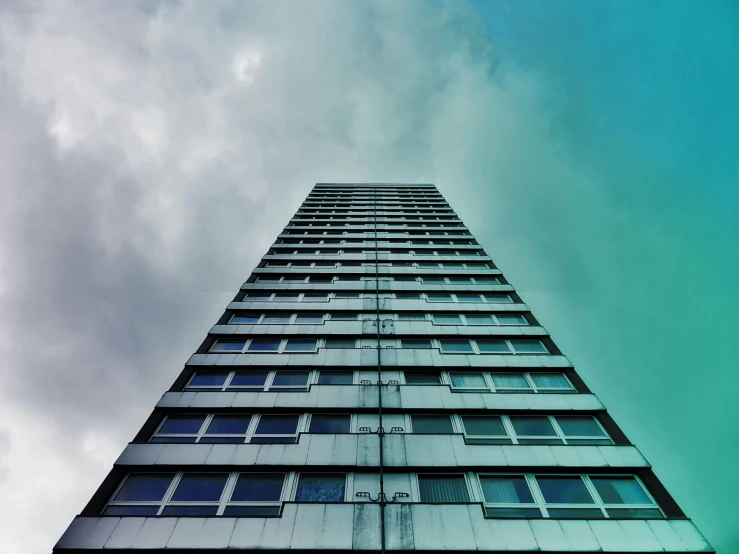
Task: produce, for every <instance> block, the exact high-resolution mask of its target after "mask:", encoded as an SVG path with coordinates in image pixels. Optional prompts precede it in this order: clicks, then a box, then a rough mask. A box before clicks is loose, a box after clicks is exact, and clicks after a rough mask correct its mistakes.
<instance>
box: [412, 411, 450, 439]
mask: <svg viewBox="0 0 739 554" xmlns="http://www.w3.org/2000/svg"><path fill="white" fill-rule="evenodd" d="M411 424H412V425H413V432H414V433H434V434H442V435H443V434H451V433H453V432H454V429H453V428H452V420H451V418H450V417H449V416H448V415H412V416H411Z"/></svg>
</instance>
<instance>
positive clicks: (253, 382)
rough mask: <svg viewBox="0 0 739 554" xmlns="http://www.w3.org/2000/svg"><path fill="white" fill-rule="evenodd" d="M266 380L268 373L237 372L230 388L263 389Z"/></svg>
mask: <svg viewBox="0 0 739 554" xmlns="http://www.w3.org/2000/svg"><path fill="white" fill-rule="evenodd" d="M266 380H267V372H266V371H237V372H236V373H235V374H234V377H233V379H231V383H230V384H229V387H263V386H264V382H265V381H266Z"/></svg>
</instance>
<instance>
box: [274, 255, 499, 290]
mask: <svg viewBox="0 0 739 554" xmlns="http://www.w3.org/2000/svg"><path fill="white" fill-rule="evenodd" d="M375 266H380V267H408V268H414V269H483V270H485V269H492V266H491V265H490V264H487V263H485V262H441V263H439V262H403V261H399V260H398V261H396V260H392V261H391V260H387V261H385V260H380V261H375V260H370V261H363V260H344V261H338V260H325V261H324V260H321V261H317V262H314V261H307V260H305V261H304V260H297V261H287V260H270V261H268V262H267V263H266V264H265V267H306V268H307V267H375ZM347 277H351V276H349V275H347V276H342V278H343V279H346V278H347ZM383 277H391V278H394V279H395V280H401V279H402V280H406V281H415V280H416V277H415V276H413V275H393V276H390V275H388V276H383ZM434 277H436V279H437V281H435V282H436V283H441V282H442V280H443V279H445V278H448V279H463V278H464V276H462V275H454V276H449V277H438V276H432V275H428V276H423V277H422V279H424V280H425V279H432V280H433V278H434ZM355 278H357V277H356V276H355ZM475 279H485V276H479V277H478V276H475ZM429 282H432V281H429ZM452 284H455V283H452ZM456 284H459V283H456ZM464 284H467V283H464Z"/></svg>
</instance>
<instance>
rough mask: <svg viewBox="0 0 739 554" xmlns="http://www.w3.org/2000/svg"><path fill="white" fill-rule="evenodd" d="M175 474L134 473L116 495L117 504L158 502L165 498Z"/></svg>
mask: <svg viewBox="0 0 739 554" xmlns="http://www.w3.org/2000/svg"><path fill="white" fill-rule="evenodd" d="M174 475H175V474H174V473H132V474H131V475H129V476H128V479H126V482H125V483H123V486H122V487H121V490H119V491H118V494H116V495H115V498H114V499H113V500H115V501H116V502H156V501H157V500H161V499H162V498H164V493H165V492H167V489H168V488H169V484H170V483H171V482H172V478H173V477H174Z"/></svg>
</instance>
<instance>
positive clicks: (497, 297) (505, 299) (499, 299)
mask: <svg viewBox="0 0 739 554" xmlns="http://www.w3.org/2000/svg"><path fill="white" fill-rule="evenodd" d="M483 296H484V297H485V300H487V301H488V302H493V303H496V304H510V303H511V302H512V300H511V297H510V296H508V295H507V294H483Z"/></svg>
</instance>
